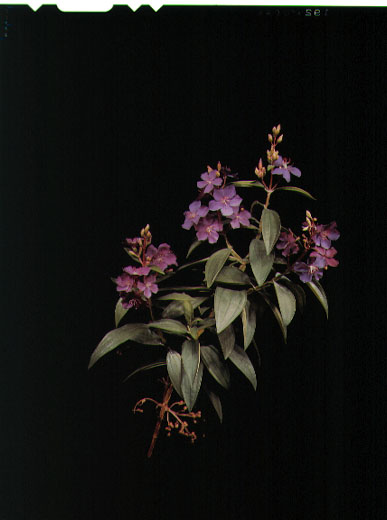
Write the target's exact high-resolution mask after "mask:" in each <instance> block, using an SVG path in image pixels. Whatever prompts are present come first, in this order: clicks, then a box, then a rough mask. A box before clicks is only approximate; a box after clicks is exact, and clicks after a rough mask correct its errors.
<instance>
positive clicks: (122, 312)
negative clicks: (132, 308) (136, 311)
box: [114, 298, 129, 327]
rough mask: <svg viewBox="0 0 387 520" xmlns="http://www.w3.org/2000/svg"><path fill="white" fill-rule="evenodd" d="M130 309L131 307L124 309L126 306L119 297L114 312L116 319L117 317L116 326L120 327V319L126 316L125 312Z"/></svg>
mask: <svg viewBox="0 0 387 520" xmlns="http://www.w3.org/2000/svg"><path fill="white" fill-rule="evenodd" d="M128 310H129V309H124V307H123V306H122V298H119V300H118V302H117V304H116V309H115V312H114V319H115V324H116V327H118V325H119V323H120V321H121V320H122V318H123V317H124V316H125V314H126V313H127V312H128Z"/></svg>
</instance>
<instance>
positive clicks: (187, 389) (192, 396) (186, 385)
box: [181, 363, 203, 412]
mask: <svg viewBox="0 0 387 520" xmlns="http://www.w3.org/2000/svg"><path fill="white" fill-rule="evenodd" d="M202 379H203V363H200V364H199V368H198V371H197V373H196V375H195V378H194V380H193V382H192V383H191V381H190V379H189V377H188V375H187V373H186V371H185V369H184V366H183V365H182V372H181V392H182V394H183V399H184V401H185V404H186V405H187V408H188V410H189V411H190V412H191V411H192V408H193V407H194V405H195V402H196V399H197V397H198V394H199V390H200V386H201V384H202Z"/></svg>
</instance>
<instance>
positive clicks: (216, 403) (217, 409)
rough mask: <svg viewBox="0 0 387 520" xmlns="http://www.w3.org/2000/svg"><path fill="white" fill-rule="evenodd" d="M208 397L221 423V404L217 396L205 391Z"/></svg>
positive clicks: (210, 391)
mask: <svg viewBox="0 0 387 520" xmlns="http://www.w3.org/2000/svg"><path fill="white" fill-rule="evenodd" d="M206 391H207V394H208V397H209V398H210V401H211V403H212V406H213V407H214V408H215V412H216V413H217V415H218V417H219V421H220V422H222V421H223V411H222V403H221V402H220V399H219V396H218V395H217V394H215V392H213V391H212V390H208V389H206Z"/></svg>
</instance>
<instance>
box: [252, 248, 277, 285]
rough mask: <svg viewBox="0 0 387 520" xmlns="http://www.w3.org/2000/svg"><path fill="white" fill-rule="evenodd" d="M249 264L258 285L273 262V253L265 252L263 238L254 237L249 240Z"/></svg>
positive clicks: (264, 278) (265, 276)
mask: <svg viewBox="0 0 387 520" xmlns="http://www.w3.org/2000/svg"><path fill="white" fill-rule="evenodd" d="M249 257H250V265H251V269H252V271H253V273H254V276H255V279H256V280H257V283H258V285H262V284H263V283H264V282H265V281H266V278H267V277H268V275H269V273H270V271H271V268H272V267H273V262H274V253H270V254H266V247H265V243H264V242H263V240H258V239H257V238H254V239H253V240H252V241H251V242H250V249H249Z"/></svg>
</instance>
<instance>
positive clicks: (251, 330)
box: [241, 300, 257, 350]
mask: <svg viewBox="0 0 387 520" xmlns="http://www.w3.org/2000/svg"><path fill="white" fill-rule="evenodd" d="M241 316H242V326H243V344H244V347H245V350H246V349H247V347H248V346H249V345H250V343H251V342H252V340H253V337H254V334H255V327H256V322H257V313H256V310H255V307H254V304H253V303H251V302H250V301H249V300H247V302H246V306H245V308H244V309H243V311H242V314H241Z"/></svg>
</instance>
